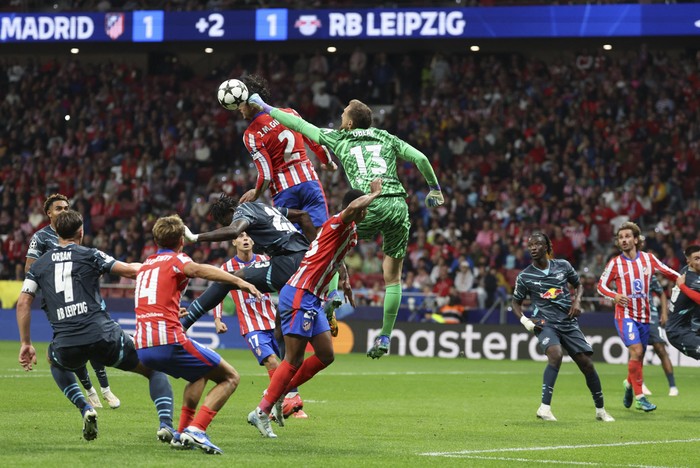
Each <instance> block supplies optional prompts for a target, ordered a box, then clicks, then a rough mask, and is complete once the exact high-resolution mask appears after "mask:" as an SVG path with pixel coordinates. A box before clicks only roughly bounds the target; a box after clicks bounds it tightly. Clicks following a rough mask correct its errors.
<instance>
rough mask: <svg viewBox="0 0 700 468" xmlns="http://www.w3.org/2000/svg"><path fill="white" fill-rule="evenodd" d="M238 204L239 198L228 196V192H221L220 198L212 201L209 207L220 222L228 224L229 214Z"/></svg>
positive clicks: (215, 218)
mask: <svg viewBox="0 0 700 468" xmlns="http://www.w3.org/2000/svg"><path fill="white" fill-rule="evenodd" d="M237 206H238V200H236V199H235V198H233V197H228V196H226V194H223V193H222V194H221V196H220V197H219V199H218V200H216V201H215V202H214V203H212V205H211V208H210V209H209V214H211V216H212V218H214V220H215V221H216V222H217V223H219V224H223V225H224V226H226V225H227V224H229V222H230V220H229V214H230V213H231V212H232V211H234V210H235V209H236V207H237Z"/></svg>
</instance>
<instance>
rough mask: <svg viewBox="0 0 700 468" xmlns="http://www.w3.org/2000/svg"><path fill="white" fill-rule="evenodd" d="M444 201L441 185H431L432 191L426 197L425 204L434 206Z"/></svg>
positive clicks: (429, 206)
mask: <svg viewBox="0 0 700 468" xmlns="http://www.w3.org/2000/svg"><path fill="white" fill-rule="evenodd" d="M443 203H445V199H444V198H443V196H442V192H441V191H440V186H439V185H436V186H431V187H430V192H428V195H427V196H426V197H425V206H427V207H428V208H434V207H436V206H440V205H442V204H443Z"/></svg>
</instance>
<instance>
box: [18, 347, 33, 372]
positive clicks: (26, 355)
mask: <svg viewBox="0 0 700 468" xmlns="http://www.w3.org/2000/svg"><path fill="white" fill-rule="evenodd" d="M19 364H20V365H21V366H22V367H23V368H24V370H26V371H30V370H32V369H34V365H35V364H36V350H35V349H34V346H32V345H28V344H23V345H22V346H21V347H20V348H19Z"/></svg>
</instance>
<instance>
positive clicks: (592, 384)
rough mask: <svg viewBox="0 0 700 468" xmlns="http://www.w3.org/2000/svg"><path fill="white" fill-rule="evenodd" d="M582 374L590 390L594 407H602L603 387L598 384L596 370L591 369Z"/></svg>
mask: <svg viewBox="0 0 700 468" xmlns="http://www.w3.org/2000/svg"><path fill="white" fill-rule="evenodd" d="M584 375H585V377H586V385H588V390H590V391H591V395H592V396H593V403H595V407H596V408H603V407H604V406H605V403H604V401H603V388H602V387H601V385H600V377H598V372H596V371H593V372H589V373H588V374H584Z"/></svg>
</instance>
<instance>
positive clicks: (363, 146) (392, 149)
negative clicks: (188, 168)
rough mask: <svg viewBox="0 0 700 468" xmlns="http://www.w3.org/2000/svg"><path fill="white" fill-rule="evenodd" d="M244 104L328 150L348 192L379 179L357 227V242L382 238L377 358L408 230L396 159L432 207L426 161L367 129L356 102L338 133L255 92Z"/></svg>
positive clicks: (435, 188)
mask: <svg viewBox="0 0 700 468" xmlns="http://www.w3.org/2000/svg"><path fill="white" fill-rule="evenodd" d="M248 103H249V104H253V105H257V106H259V107H260V108H261V109H262V110H263V111H264V112H266V113H268V114H270V115H271V116H272V117H274V118H275V119H276V120H278V121H279V122H280V123H281V124H282V125H284V126H285V127H287V128H290V129H292V130H296V131H298V132H300V133H302V134H303V135H305V136H307V137H309V138H311V139H312V140H313V141H316V142H318V143H321V144H323V145H326V146H327V147H329V148H330V149H331V150H332V151H333V152H334V153H335V155H336V156H337V157H338V159H340V162H341V164H342V166H343V168H344V169H345V174H346V175H347V178H348V181H349V183H350V186H351V187H352V188H353V189H356V190H360V191H362V192H363V193H369V192H370V183H371V182H372V180H373V179H375V178H377V177H379V178H381V179H382V181H383V183H384V188H383V190H382V195H381V197H380V198H379V199H378V200H377V201H376V202H375V203H372V205H371V206H370V207H369V209H368V213H367V217H366V218H365V219H364V220H363V221H362V222H361V223H359V224H358V226H357V230H358V235H359V237H360V238H361V239H372V238H374V237H375V236H376V235H377V234H382V236H383V242H384V244H383V246H382V250H383V252H384V262H383V265H382V270H383V273H384V284H385V295H384V320H383V325H382V330H381V332H380V333H379V336H378V337H377V338H376V339H375V341H374V345H373V346H372V347H371V348H370V349H369V350H368V351H367V356H369V357H371V358H373V359H375V358H380V357H382V356H383V355H384V354H386V353H387V352H388V351H389V344H390V341H391V332H392V330H393V329H394V323H395V322H396V316H397V315H398V311H399V305H400V304H401V269H402V267H403V259H404V257H405V256H406V249H407V246H408V234H409V229H410V227H411V222H410V220H409V218H408V205H407V203H406V197H407V194H406V190H405V189H404V187H403V185H402V184H401V181H400V180H399V177H398V173H397V160H398V159H399V158H400V159H404V160H407V161H410V162H412V163H414V164H415V165H416V166H417V167H418V170H419V171H420V172H421V174H423V177H424V178H425V180H426V181H427V183H428V186H429V188H430V192H429V193H428V195H427V196H426V198H425V203H426V205H427V206H429V207H436V206H440V205H442V204H443V203H444V198H443V196H442V191H441V190H440V185H439V184H438V180H437V177H436V176H435V172H434V171H433V168H432V166H431V165H430V161H429V160H428V158H427V157H426V156H425V155H424V154H423V153H421V152H420V151H419V150H417V149H416V148H414V147H412V146H411V145H409V144H408V143H406V142H405V141H403V140H401V139H400V138H398V137H396V136H394V135H392V134H390V133H389V132H387V131H385V130H381V129H378V128H374V127H372V126H371V125H372V110H371V109H370V108H369V107H368V106H367V105H366V104H364V103H362V102H361V101H358V100H356V99H353V100H352V101H350V103H349V104H348V105H347V107H345V109H344V110H343V115H342V117H341V124H340V129H338V130H333V129H319V128H318V127H316V126H315V125H313V124H310V123H308V122H306V121H305V120H304V119H301V118H300V117H297V116H295V115H291V114H288V113H286V112H283V111H281V110H280V109H276V108H274V107H272V106H270V105H268V104H266V103H265V101H263V99H262V98H261V97H260V96H259V95H257V94H253V95H252V96H251V97H250V98H249V99H248Z"/></svg>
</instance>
